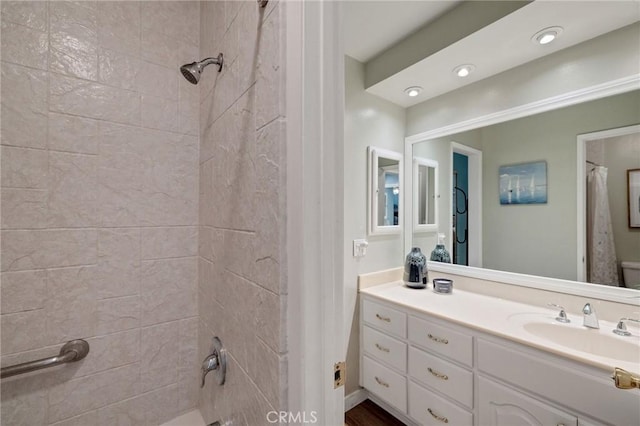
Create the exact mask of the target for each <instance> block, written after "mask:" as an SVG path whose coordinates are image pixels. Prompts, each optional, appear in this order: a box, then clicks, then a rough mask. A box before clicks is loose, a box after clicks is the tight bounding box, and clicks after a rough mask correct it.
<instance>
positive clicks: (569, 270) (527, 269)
mask: <svg viewBox="0 0 640 426" xmlns="http://www.w3.org/2000/svg"><path fill="white" fill-rule="evenodd" d="M639 123H640V90H632V91H627V92H624V93H621V94H616V95H613V96H606V97H603V98H600V99H594V100H591V99H588V100H585V101H584V102H581V103H578V104H575V105H570V106H566V107H562V108H557V109H552V110H550V111H546V112H542V113H539V114H532V115H530V116H526V117H518V118H514V119H512V120H506V121H502V122H499V123H495V124H493V123H489V125H487V126H479V127H477V128H473V129H471V130H465V131H461V132H457V133H456V132H454V133H452V134H444V135H436V136H437V137H433V138H425V139H423V140H415V141H412V142H413V143H410V144H409V145H408V152H411V153H412V154H413V155H416V154H418V153H422V152H424V151H425V150H429V151H430V152H431V153H432V155H433V154H434V153H439V155H435V159H436V160H437V161H438V162H439V163H440V164H443V165H445V167H443V166H441V167H440V175H441V176H442V179H441V184H440V188H439V190H438V191H439V192H440V193H441V194H442V197H441V200H440V201H441V204H442V205H443V208H442V210H443V211H446V212H447V213H446V214H447V215H448V217H450V218H451V220H446V221H442V223H440V224H439V226H438V232H443V233H445V234H447V235H449V236H450V238H452V239H451V240H449V241H451V243H452V244H447V247H452V249H451V251H453V252H454V253H455V251H456V248H455V244H456V233H458V234H460V232H461V228H460V225H459V224H458V223H457V222H456V219H455V218H456V214H455V213H456V211H457V212H458V213H459V212H461V211H463V210H464V209H462V208H457V207H460V196H459V193H458V192H465V193H466V194H465V195H466V197H464V198H465V201H464V202H465V207H466V208H467V209H468V210H475V212H476V215H474V216H475V217H476V219H479V221H477V222H476V224H475V225H473V224H468V226H472V227H473V226H475V227H479V228H480V229H468V230H467V232H466V235H467V236H468V235H473V234H474V233H473V232H471V231H474V232H475V235H478V232H479V235H481V236H482V237H481V239H480V241H467V244H468V243H479V244H476V245H475V246H474V249H473V250H476V251H477V253H475V254H474V253H470V254H469V252H468V251H467V255H466V258H467V261H464V260H463V261H460V259H461V257H460V256H455V255H453V256H452V257H453V258H454V263H455V264H457V265H460V266H457V265H454V267H453V270H456V268H466V269H465V270H462V271H463V272H462V273H463V274H471V275H474V274H475V275H484V276H486V275H487V274H489V276H492V277H502V278H501V280H502V279H506V280H508V279H509V277H511V278H514V279H515V280H516V281H518V280H520V281H525V280H524V279H523V278H522V277H524V276H537V277H544V278H550V279H552V280H562V281H557V282H568V281H575V282H585V283H591V284H602V285H603V286H602V287H603V289H602V292H606V291H607V290H605V286H609V287H617V288H619V289H620V290H624V291H625V293H624V294H625V297H632V298H633V297H634V296H633V294H634V293H626V292H627V291H635V292H637V296H635V297H640V291H638V290H640V283H636V282H625V279H624V277H625V271H624V270H623V268H622V265H623V264H626V265H629V264H630V263H633V262H638V261H640V232H639V230H637V229H632V228H629V227H628V226H626V223H627V222H626V221H627V204H626V203H627V201H626V198H625V197H626V186H625V185H626V180H625V179H626V171H627V170H628V169H632V168H638V167H640V133H639V132H638V129H639V127H638V124H639ZM594 132H595V133H594ZM609 136H611V137H609ZM576 141H577V142H578V143H577V144H576ZM465 148H466V150H465ZM465 151H467V152H466V157H467V158H466V159H465V162H466V163H465V164H464V166H462V168H466V170H465V171H464V173H462V174H465V175H466V176H467V177H466V178H465V179H463V180H466V182H464V183H462V184H461V182H460V179H459V176H458V175H460V174H461V171H460V170H459V167H460V166H458V167H456V165H455V163H456V158H455V156H457V155H460V154H459V153H460V152H463V153H464V152H465ZM474 152H475V153H480V158H481V159H482V160H481V161H480V164H479V168H477V169H476V171H473V170H472V169H471V168H470V164H471V163H472V162H473V158H472V157H473V156H472V155H471V153H474ZM540 160H542V161H544V162H545V163H546V166H547V167H548V169H547V182H546V185H547V188H546V190H547V191H548V200H547V201H546V202H545V203H537V204H536V203H530V204H520V205H504V204H501V203H500V194H499V190H500V189H499V188H500V174H499V173H500V169H501V167H502V166H505V165H513V164H522V163H533V162H535V161H540ZM604 166H606V168H607V170H606V171H607V172H608V183H607V186H606V188H605V189H607V188H608V192H609V193H610V195H609V204H610V207H611V211H610V214H611V222H612V228H611V229H613V231H614V234H615V235H614V237H613V238H614V239H615V240H616V242H615V243H614V242H611V245H612V247H615V252H616V254H613V253H612V254H611V255H612V256H617V257H614V258H613V267H614V269H616V271H613V272H614V273H611V274H608V275H605V276H615V277H616V278H612V279H610V280H609V279H607V280H603V279H598V280H595V281H594V280H589V276H590V274H585V273H584V272H583V271H585V270H586V267H587V258H586V255H585V253H586V249H587V247H586V246H587V245H588V244H587V241H586V240H585V239H586V238H587V236H588V235H590V234H592V233H593V232H592V230H590V229H588V220H587V213H586V212H587V209H588V203H589V200H588V197H587V195H586V187H587V179H588V177H589V176H588V175H589V172H592V171H593V170H594V168H596V167H604ZM475 167H478V165H476V166H475ZM474 175H475V176H476V177H475V178H474ZM471 181H476V182H481V184H480V186H476V187H475V188H474V187H473V186H470V185H469V183H470V182H471ZM523 181H524V180H523ZM527 182H529V181H527ZM419 185H420V182H419V181H418V180H417V179H416V178H415V177H414V179H413V181H412V182H411V184H410V185H409V184H408V185H407V186H413V187H414V188H413V189H414V191H415V186H419ZM460 187H464V190H461V191H457V188H460ZM516 189H517V188H516ZM525 189H526V188H525ZM477 191H480V192H481V194H482V195H481V197H479V199H481V200H482V203H481V204H480V205H474V204H473V203H469V202H468V200H470V197H468V196H469V195H473V192H477ZM476 199H478V198H476ZM576 225H577V226H576ZM409 238H410V241H411V244H412V245H416V244H423V245H426V243H425V240H424V236H421V235H420V233H417V232H415V231H414V232H413V233H412V234H411V235H410V236H409ZM474 239H475V237H474ZM471 246H472V244H470V245H468V246H467V247H466V249H467V250H469V248H470V247H471ZM473 250H472V251H473ZM612 251H613V250H612ZM576 253H578V255H577V256H576ZM474 256H475V257H474ZM464 257H465V256H462V258H464ZM469 257H474V258H475V259H478V258H479V259H480V262H479V263H478V262H476V263H475V264H473V263H472V264H471V265H472V266H475V268H467V266H466V265H470V263H468V259H469ZM456 259H458V261H456ZM609 263H611V262H609ZM439 267H440V266H439V265H438V266H436V268H439ZM444 268H445V269H446V268H447V267H444ZM459 271H461V270H458V272H459ZM465 271H466V272H465ZM501 273H504V274H501ZM628 276H629V277H631V276H632V275H631V274H629V275H628ZM505 277H507V278H505ZM627 280H631V278H627ZM530 281H531V282H533V281H535V280H530ZM538 281H540V280H538ZM605 281H606V282H605ZM609 281H611V282H609ZM540 282H544V280H542V281H540ZM552 287H553V286H552ZM625 287H626V288H625Z"/></svg>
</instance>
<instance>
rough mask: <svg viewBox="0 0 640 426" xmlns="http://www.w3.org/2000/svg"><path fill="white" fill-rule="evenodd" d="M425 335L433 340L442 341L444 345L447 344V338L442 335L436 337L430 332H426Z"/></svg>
mask: <svg viewBox="0 0 640 426" xmlns="http://www.w3.org/2000/svg"><path fill="white" fill-rule="evenodd" d="M427 336H428V337H429V339H431V340H433V341H434V342H438V343H444V344H445V345H447V344H449V340H448V339H445V338H443V337H437V336H434V335H433V334H431V333H429V334H427Z"/></svg>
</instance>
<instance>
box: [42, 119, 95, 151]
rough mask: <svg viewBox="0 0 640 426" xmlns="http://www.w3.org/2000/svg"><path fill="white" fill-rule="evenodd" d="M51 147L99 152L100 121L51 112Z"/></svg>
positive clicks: (56, 149) (52, 148) (51, 148)
mask: <svg viewBox="0 0 640 426" xmlns="http://www.w3.org/2000/svg"><path fill="white" fill-rule="evenodd" d="M49 149H50V150H54V151H65V152H77V153H80V154H97V153H98V122H97V121H96V120H92V119H89V118H84V117H78V116H75V115H65V114H56V113H53V112H52V113H49Z"/></svg>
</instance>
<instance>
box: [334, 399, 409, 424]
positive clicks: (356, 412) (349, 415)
mask: <svg viewBox="0 0 640 426" xmlns="http://www.w3.org/2000/svg"><path fill="white" fill-rule="evenodd" d="M344 421H345V425H346V426H405V424H404V423H402V422H401V421H400V420H398V419H396V418H395V417H393V416H392V415H391V414H389V413H387V412H386V411H385V410H383V409H382V408H380V407H379V406H378V405H376V404H374V403H373V402H371V401H370V400H368V399H367V400H365V401H364V402H362V403H361V404H358V405H356V406H355V407H353V408H352V409H351V410H349V411H347V412H346V413H345V419H344Z"/></svg>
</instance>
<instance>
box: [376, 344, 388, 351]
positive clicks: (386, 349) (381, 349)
mask: <svg viewBox="0 0 640 426" xmlns="http://www.w3.org/2000/svg"><path fill="white" fill-rule="evenodd" d="M376 348H378V350H379V351H382V352H386V353H389V348H385V347H384V346H381V345H379V344H378V343H376Z"/></svg>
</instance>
